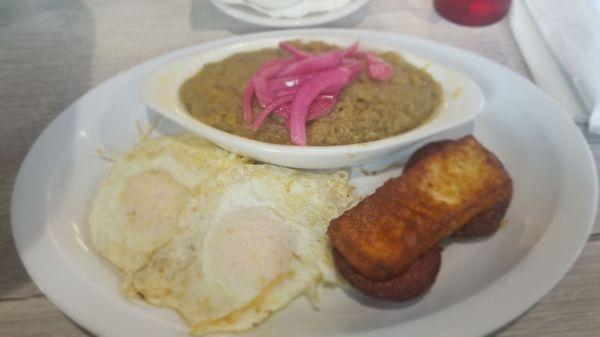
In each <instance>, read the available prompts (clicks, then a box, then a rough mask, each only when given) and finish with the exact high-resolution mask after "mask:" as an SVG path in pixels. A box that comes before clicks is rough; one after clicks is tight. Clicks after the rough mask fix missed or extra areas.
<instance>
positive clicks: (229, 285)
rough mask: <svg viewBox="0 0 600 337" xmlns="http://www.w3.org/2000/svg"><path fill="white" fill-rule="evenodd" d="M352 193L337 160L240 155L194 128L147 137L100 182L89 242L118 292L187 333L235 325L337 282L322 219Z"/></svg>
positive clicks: (255, 319) (336, 210)
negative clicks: (270, 161)
mask: <svg viewBox="0 0 600 337" xmlns="http://www.w3.org/2000/svg"><path fill="white" fill-rule="evenodd" d="M355 201H356V198H355V196H354V194H353V187H352V186H351V185H350V184H349V183H348V175H347V173H345V172H334V173H309V172H300V171H296V170H291V169H287V168H281V167H276V166H272V165H260V164H254V163H249V162H248V161H247V160H246V159H244V158H242V157H239V156H237V155H234V154H231V153H228V152H226V151H224V150H221V149H219V148H217V147H215V146H214V145H211V144H209V143H206V142H204V141H201V140H199V139H196V138H193V137H189V136H185V137H175V138H159V139H154V140H147V141H144V142H142V143H141V144H140V145H138V146H137V147H136V148H135V149H134V150H133V152H132V153H130V154H128V155H126V156H125V157H124V158H123V159H121V160H120V161H119V162H118V163H117V164H116V166H115V167H114V168H113V170H112V171H111V173H110V175H109V176H108V178H107V179H106V181H105V182H104V183H103V184H102V186H101V188H100V191H99V193H98V196H97V198H96V200H95V201H94V205H93V209H92V213H91V216H90V230H91V234H92V235H91V236H92V243H93V246H94V248H95V249H96V250H97V251H98V252H100V254H102V255H103V256H104V257H106V258H107V260H109V261H110V262H111V263H113V264H114V265H115V266H117V267H118V269H119V270H120V271H121V273H122V282H123V284H122V287H123V291H124V293H125V294H126V295H127V296H130V297H135V298H140V299H142V300H144V301H146V302H148V303H150V304H153V305H157V306H161V307H167V308H172V309H175V310H176V311H177V312H178V313H179V314H180V315H181V316H182V317H183V318H184V319H185V321H186V322H187V323H188V324H189V325H190V326H191V330H192V332H193V333H196V334H203V333H208V332H213V331H242V330H246V329H249V328H251V327H253V326H255V325H256V324H258V323H260V322H261V321H263V320H264V319H266V318H267V317H268V316H269V315H270V314H271V313H272V312H274V311H277V310H279V309H281V308H283V307H284V306H285V305H286V304H287V303H289V302H290V301H292V300H293V299H295V298H296V297H298V296H300V295H303V294H305V295H307V297H308V298H309V299H310V300H316V298H317V297H316V296H317V290H318V288H320V287H321V286H322V285H325V284H326V283H336V282H337V273H336V271H335V267H334V265H333V260H332V256H331V250H330V247H329V242H328V240H327V235H326V230H327V226H328V223H329V221H330V220H331V219H333V218H335V217H337V216H339V215H340V214H341V212H343V211H344V210H345V209H347V208H348V207H350V206H351V204H353V203H354V202H355Z"/></svg>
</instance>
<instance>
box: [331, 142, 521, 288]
mask: <svg viewBox="0 0 600 337" xmlns="http://www.w3.org/2000/svg"><path fill="white" fill-rule="evenodd" d="M511 197H512V180H511V178H510V176H509V175H508V173H507V172H506V170H505V169H504V167H503V165H502V163H501V162H500V161H499V160H498V158H496V156H495V155H494V154H492V153H491V152H489V151H488V150H487V149H485V148H484V147H483V146H482V145H481V144H480V143H479V142H478V141H477V140H476V139H475V138H474V137H472V136H468V137H465V138H462V139H460V140H457V141H444V142H440V143H433V144H430V145H428V146H426V147H424V148H423V149H422V150H420V151H417V152H416V153H415V154H414V155H413V157H412V158H411V159H410V160H409V163H408V165H407V167H406V168H405V170H404V172H403V173H402V175H401V176H400V177H398V178H393V179H390V180H388V181H387V182H386V183H385V184H384V185H383V186H381V187H379V188H378V189H377V190H376V192H375V193H374V194H372V195H370V196H369V197H367V198H365V199H364V200H362V201H361V202H360V203H358V204H357V205H356V206H355V207H353V208H351V209H350V210H348V211H346V212H345V213H344V214H343V215H341V216H340V217H338V218H336V219H334V220H332V221H331V224H330V226H329V228H328V236H329V238H330V240H331V244H332V246H333V249H334V250H335V252H336V254H335V259H336V265H337V266H338V270H339V271H340V273H341V274H342V276H344V277H345V278H346V280H347V281H348V282H349V283H350V284H351V285H353V286H354V287H356V288H358V289H359V290H361V291H363V292H364V293H366V294H368V295H372V296H375V297H379V298H384V299H390V300H407V299H410V298H414V297H416V296H418V295H420V294H421V293H423V292H424V291H426V290H427V288H429V286H430V285H431V284H432V283H433V280H435V275H434V274H437V270H438V268H439V261H437V262H438V263H436V261H435V254H436V253H435V251H436V248H435V247H437V245H438V243H439V242H440V241H441V240H442V239H444V238H446V237H448V236H450V235H452V234H453V233H455V232H457V231H460V230H461V228H463V227H464V226H465V225H468V226H470V227H471V228H470V229H469V230H465V232H464V233H462V234H459V236H461V235H462V236H466V237H473V236H477V235H486V234H488V233H489V232H491V231H493V230H494V229H495V228H496V227H497V224H498V223H499V222H500V220H501V219H502V218H503V217H504V214H505V212H506V209H507V206H508V204H509V203H510V199H511ZM486 221H490V222H492V223H493V224H492V225H491V226H488V225H487V224H485V222H486ZM467 228H469V227H467ZM458 233H461V232H458ZM432 249H433V250H434V251H433V252H432V251H431V250H432ZM432 256H433V257H432ZM415 261H417V262H416V263H418V264H419V265H418V266H417V267H415V268H416V271H415V268H413V267H411V266H412V265H413V264H414V263H415ZM403 273H406V275H403ZM432 275H433V280H432V277H431V276H432ZM403 277H408V278H411V279H414V280H419V282H423V284H424V285H427V286H422V287H417V288H418V290H419V291H412V290H411V291H405V292H403V289H396V288H395V287H394V286H391V285H390V286H388V285H387V284H390V283H391V284H394V285H396V286H398V284H400V285H405V284H409V283H410V282H404V283H403V281H402V278H403ZM398 279H399V280H398ZM413 286H414V285H413ZM382 289H383V290H382ZM390 289H391V290H390ZM407 293H410V295H412V296H405V295H406V294H407ZM399 294H400V295H399Z"/></svg>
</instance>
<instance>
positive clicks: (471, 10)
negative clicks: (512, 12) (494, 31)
mask: <svg viewBox="0 0 600 337" xmlns="http://www.w3.org/2000/svg"><path fill="white" fill-rule="evenodd" d="M510 2H511V0H434V1H433V5H434V7H435V10H436V11H437V12H438V13H439V14H440V15H441V16H443V17H444V18H446V19H448V20H450V21H452V22H455V23H458V24H461V25H465V26H484V25H489V24H492V23H494V22H496V21H498V20H500V19H502V18H503V17H504V16H505V15H506V13H507V12H508V9H509V8H510Z"/></svg>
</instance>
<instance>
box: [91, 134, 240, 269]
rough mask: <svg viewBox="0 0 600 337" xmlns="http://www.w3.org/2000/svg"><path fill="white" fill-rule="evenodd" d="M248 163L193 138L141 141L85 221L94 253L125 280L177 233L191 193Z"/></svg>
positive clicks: (115, 170) (124, 159)
mask: <svg viewBox="0 0 600 337" xmlns="http://www.w3.org/2000/svg"><path fill="white" fill-rule="evenodd" d="M247 161H248V160H247V159H244V158H242V157H239V156H237V155H234V154H231V153H229V152H227V151H224V150H222V149H219V148H217V147H215V146H214V145H212V144H210V143H208V142H206V141H204V140H201V139H199V138H197V137H193V136H179V137H165V138H158V139H150V140H146V141H143V142H142V143H140V144H139V145H138V146H136V147H135V148H134V149H133V150H132V151H131V152H130V153H129V154H127V155H125V156H123V157H122V158H120V160H118V162H117V163H116V164H115V166H114V167H113V169H112V170H111V172H110V174H109V176H108V177H107V179H106V180H105V181H104V182H103V183H102V185H101V186H100V189H99V191H98V194H97V196H96V198H95V200H94V203H93V206H92V210H91V213H90V218H89V228H90V236H91V241H92V244H93V246H94V248H95V249H96V250H97V251H98V252H99V253H100V254H101V255H102V256H104V257H105V258H106V259H107V260H108V261H110V262H111V263H112V264H114V265H115V266H116V267H117V268H118V269H119V270H120V271H121V272H122V273H123V274H124V275H125V278H127V276H128V275H130V274H132V273H133V272H135V271H137V270H138V269H140V268H141V267H143V266H144V265H145V264H147V263H148V260H149V258H150V256H151V255H152V254H153V253H154V251H155V250H156V249H158V248H160V247H162V246H164V245H165V244H167V243H169V242H170V241H171V239H172V238H173V237H174V236H175V235H177V234H178V233H179V232H180V231H181V227H180V226H179V225H178V221H179V216H180V214H181V212H182V211H183V210H184V209H185V207H186V205H187V204H188V200H189V198H190V196H191V193H192V190H193V189H194V188H196V187H197V186H199V185H202V184H203V183H204V182H205V181H207V180H210V179H213V178H214V177H215V176H216V175H217V174H218V173H219V172H221V171H222V170H224V169H226V168H228V167H231V166H235V165H240V164H242V163H245V162H247Z"/></svg>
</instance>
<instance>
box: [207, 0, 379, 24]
mask: <svg viewBox="0 0 600 337" xmlns="http://www.w3.org/2000/svg"><path fill="white" fill-rule="evenodd" d="M211 2H212V3H213V5H214V6H215V7H217V8H218V9H219V10H221V11H222V12H223V13H225V14H227V15H229V16H231V17H234V18H236V19H238V20H240V21H244V22H248V23H251V24H254V25H257V26H263V27H273V28H293V27H296V28H299V27H308V26H317V25H322V24H325V23H328V22H332V21H335V20H338V19H341V18H343V17H346V16H348V15H350V14H352V13H354V12H356V11H357V10H359V9H361V8H362V7H363V6H365V5H366V4H367V3H369V0H352V1H350V2H349V3H348V4H347V5H346V6H344V7H342V8H338V9H336V10H333V11H329V12H322V13H314V14H309V15H306V16H304V17H301V18H298V19H293V18H272V17H270V16H268V15H266V14H263V13H260V12H258V11H256V10H254V9H252V8H250V7H248V6H239V5H229V4H226V3H222V2H219V1H215V0H211Z"/></svg>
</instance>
